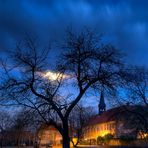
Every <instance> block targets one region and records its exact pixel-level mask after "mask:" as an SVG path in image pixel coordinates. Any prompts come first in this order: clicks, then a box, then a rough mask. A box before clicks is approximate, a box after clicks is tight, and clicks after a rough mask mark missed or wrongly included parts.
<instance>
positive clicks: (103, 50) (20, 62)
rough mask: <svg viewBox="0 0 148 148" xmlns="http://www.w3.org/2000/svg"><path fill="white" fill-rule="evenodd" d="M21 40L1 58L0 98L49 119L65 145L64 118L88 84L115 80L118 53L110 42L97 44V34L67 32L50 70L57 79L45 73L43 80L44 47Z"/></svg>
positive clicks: (116, 82) (111, 84) (118, 75)
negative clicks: (4, 59)
mask: <svg viewBox="0 0 148 148" xmlns="http://www.w3.org/2000/svg"><path fill="white" fill-rule="evenodd" d="M24 43H25V44H23V45H18V46H17V49H16V50H15V52H14V53H13V54H12V55H11V57H10V59H11V60H12V61H11V64H10V65H9V66H8V67H6V66H5V64H4V62H3V63H2V65H4V72H5V76H4V73H3V80H2V83H1V87H0V90H1V92H0V95H1V101H2V103H6V104H7V105H14V104H17V105H18V104H19V105H23V106H26V107H30V108H32V109H33V110H36V111H37V112H38V114H39V115H40V117H41V118H42V120H43V121H44V122H45V123H47V124H52V125H53V126H55V127H56V128H57V129H58V131H59V132H60V133H61V135H62V137H63V148H69V147H70V137H69V125H68V119H69V115H70V113H71V111H72V110H73V108H74V107H75V106H76V105H77V104H78V102H79V101H80V100H81V99H82V97H83V96H84V94H86V93H87V92H89V91H92V88H93V87H94V86H98V87H102V86H103V87H105V88H106V89H109V90H115V89H116V88H117V87H118V86H119V85H120V82H121V81H120V80H121V73H122V68H123V61H122V54H121V53H120V52H119V51H118V50H117V49H115V48H114V47H113V46H112V45H109V44H105V45H103V44H101V39H100V37H98V36H97V35H96V34H95V33H93V32H91V31H89V30H83V31H82V32H81V33H79V34H75V33H73V32H72V31H69V32H68V35H67V39H66V42H65V44H64V49H63V54H62V55H61V58H60V60H59V61H58V66H57V69H56V70H55V71H54V72H55V73H57V75H56V76H57V78H56V79H54V80H53V76H54V77H55V74H53V73H52V76H51V75H49V78H48V79H47V77H46V76H47V73H46V74H45V72H46V71H47V70H51V69H53V67H50V66H49V64H48V63H47V62H48V58H49V56H48V55H49V50H48V49H45V50H41V48H40V46H38V45H37V44H36V42H34V40H32V39H30V38H27V40H25V42H24ZM10 59H9V60H10ZM10 66H12V67H13V69H12V68H10ZM69 86H70V87H73V88H74V89H76V93H75V94H74V95H72V96H69V91H67V93H68V96H66V95H65V96H63V95H61V94H62V91H66V90H68V87H69ZM65 87H66V89H65ZM63 89H64V90H63ZM71 93H73V89H71V92H70V94H71ZM6 100H7V101H6Z"/></svg>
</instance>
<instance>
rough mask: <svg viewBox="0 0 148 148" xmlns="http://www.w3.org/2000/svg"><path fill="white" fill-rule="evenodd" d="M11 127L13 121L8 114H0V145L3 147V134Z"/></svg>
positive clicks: (3, 112)
mask: <svg viewBox="0 0 148 148" xmlns="http://www.w3.org/2000/svg"><path fill="white" fill-rule="evenodd" d="M12 125H13V121H12V118H11V116H10V115H9V113H7V112H6V111H1V112H0V145H1V147H3V142H4V140H5V133H6V131H7V130H9V129H10V128H11V127H12Z"/></svg>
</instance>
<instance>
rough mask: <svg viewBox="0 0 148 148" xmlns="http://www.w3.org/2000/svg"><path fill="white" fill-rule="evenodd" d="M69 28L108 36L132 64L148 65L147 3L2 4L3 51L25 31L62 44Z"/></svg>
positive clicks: (47, 0) (34, 0)
mask: <svg viewBox="0 0 148 148" xmlns="http://www.w3.org/2000/svg"><path fill="white" fill-rule="evenodd" d="M69 25H71V26H72V27H73V28H74V29H76V30H81V29H82V28H83V27H84V26H88V27H91V28H93V29H95V30H97V32H99V33H103V34H105V36H106V37H107V40H108V41H109V42H111V43H112V44H113V45H115V46H116V47H117V48H119V49H121V50H124V51H125V52H126V53H127V54H128V62H129V63H133V64H140V65H146V64H147V63H148V43H147V41H148V1H147V0H105V1H104V0H0V50H5V49H7V48H8V47H10V45H12V44H13V43H14V42H15V41H17V40H19V38H20V35H21V34H22V33H23V32H25V31H26V32H32V33H35V34H37V35H38V36H40V37H42V39H47V38H52V41H54V40H60V39H61V38H63V36H64V32H65V29H66V27H67V26H69Z"/></svg>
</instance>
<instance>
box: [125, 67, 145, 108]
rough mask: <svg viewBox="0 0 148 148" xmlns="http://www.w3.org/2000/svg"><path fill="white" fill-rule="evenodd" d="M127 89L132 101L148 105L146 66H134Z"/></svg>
mask: <svg viewBox="0 0 148 148" xmlns="http://www.w3.org/2000/svg"><path fill="white" fill-rule="evenodd" d="M130 72H131V77H130V79H129V80H128V82H127V89H128V94H129V98H131V101H135V102H137V103H140V104H143V105H146V106H148V70H147V69H146V68H144V67H133V68H132V69H131V70H130Z"/></svg>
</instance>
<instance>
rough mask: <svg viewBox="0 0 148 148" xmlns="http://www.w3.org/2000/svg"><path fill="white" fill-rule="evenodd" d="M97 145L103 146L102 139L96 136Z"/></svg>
mask: <svg viewBox="0 0 148 148" xmlns="http://www.w3.org/2000/svg"><path fill="white" fill-rule="evenodd" d="M97 144H98V145H103V144H104V137H101V136H98V138H97Z"/></svg>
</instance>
